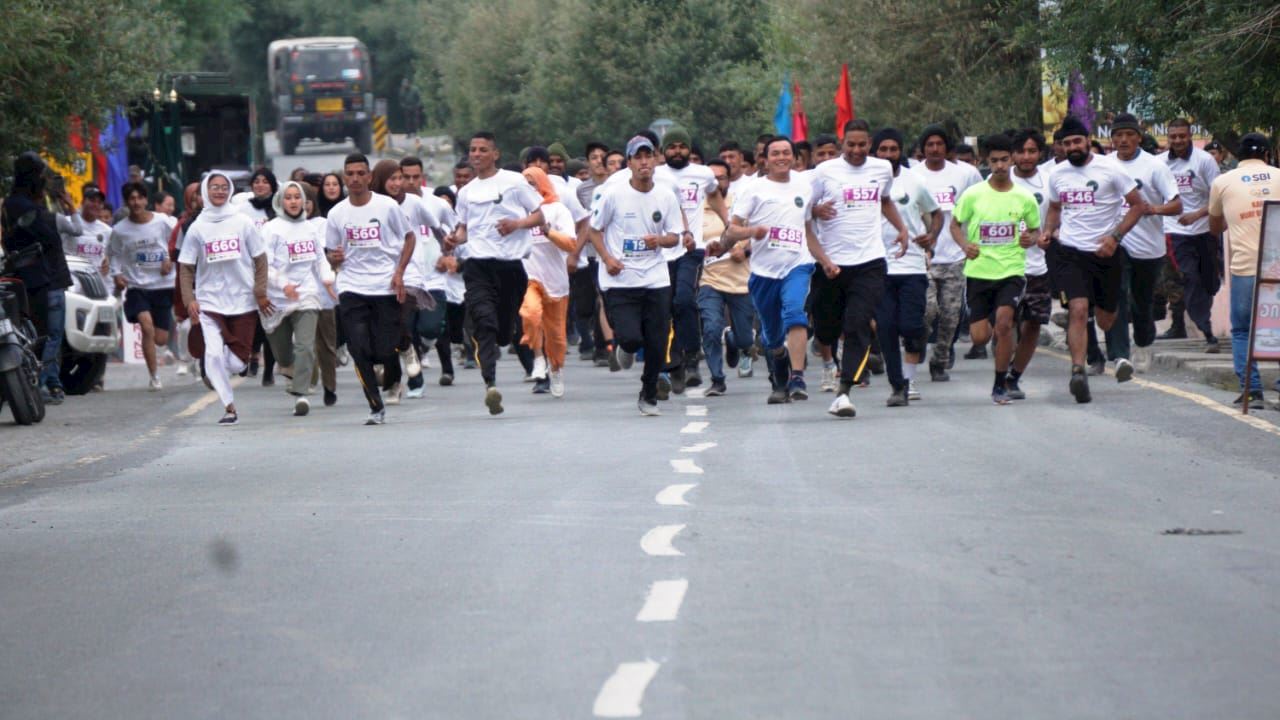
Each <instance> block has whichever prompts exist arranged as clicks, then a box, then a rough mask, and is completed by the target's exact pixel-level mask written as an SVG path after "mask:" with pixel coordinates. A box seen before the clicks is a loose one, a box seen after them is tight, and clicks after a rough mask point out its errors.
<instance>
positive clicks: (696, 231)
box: [653, 125, 729, 393]
mask: <svg viewBox="0 0 1280 720" xmlns="http://www.w3.org/2000/svg"><path fill="white" fill-rule="evenodd" d="M692 149H693V139H692V138H691V137H690V135H689V131H688V130H685V129H684V128H683V127H680V126H679V125H673V126H672V127H671V128H669V129H668V130H667V132H666V134H665V135H663V136H662V154H663V156H664V158H665V159H666V164H664V165H660V166H658V168H657V169H655V170H654V171H653V177H654V181H655V182H658V183H666V184H668V185H672V186H674V187H675V191H676V197H677V199H678V200H679V201H680V210H681V212H683V213H684V219H685V229H684V230H683V232H682V233H681V236H680V239H681V242H680V243H679V244H678V245H676V246H675V247H674V248H670V249H668V250H665V251H663V256H664V257H665V258H666V260H667V270H668V272H669V273H670V275H671V319H672V325H673V330H674V332H675V337H674V339H673V342H672V343H671V358H670V362H669V363H668V364H667V373H668V374H669V376H670V378H671V391H672V392H675V393H681V392H684V388H685V387H686V386H688V387H697V386H699V385H701V384H702V378H701V376H700V375H699V374H698V351H699V350H701V349H702V335H701V333H700V332H699V331H698V296H697V294H698V273H699V271H700V270H701V268H702V263H703V261H704V260H705V259H706V248H707V244H706V241H705V240H703V237H702V211H703V208H705V207H710V208H711V210H712V211H714V212H715V213H716V214H717V215H719V216H720V219H721V220H724V221H726V226H727V221H728V219H729V208H727V207H726V206H725V201H724V196H723V195H721V194H720V185H719V184H718V183H717V182H716V176H715V174H714V173H712V172H711V169H710V168H708V167H707V166H706V165H694V164H692V163H690V162H689V155H690V153H691V152H692Z"/></svg>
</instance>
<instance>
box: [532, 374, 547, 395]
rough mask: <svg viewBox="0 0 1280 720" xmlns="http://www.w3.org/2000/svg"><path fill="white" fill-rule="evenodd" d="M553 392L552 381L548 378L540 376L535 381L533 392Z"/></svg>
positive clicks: (535, 393) (537, 393)
mask: <svg viewBox="0 0 1280 720" xmlns="http://www.w3.org/2000/svg"><path fill="white" fill-rule="evenodd" d="M550 392H551V381H550V380H548V379H547V378H538V379H537V380H534V381H533V394H534V395H546V394H548V393H550Z"/></svg>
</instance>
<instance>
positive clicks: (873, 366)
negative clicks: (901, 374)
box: [867, 353, 884, 375]
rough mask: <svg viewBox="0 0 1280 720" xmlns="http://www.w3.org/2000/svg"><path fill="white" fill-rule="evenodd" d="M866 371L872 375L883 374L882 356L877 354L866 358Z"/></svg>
mask: <svg viewBox="0 0 1280 720" xmlns="http://www.w3.org/2000/svg"><path fill="white" fill-rule="evenodd" d="M867 369H868V370H870V371H871V374H872V375H883V374H884V356H883V355H880V354H879V353H871V354H870V355H869V356H867Z"/></svg>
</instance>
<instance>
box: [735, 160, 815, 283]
mask: <svg viewBox="0 0 1280 720" xmlns="http://www.w3.org/2000/svg"><path fill="white" fill-rule="evenodd" d="M812 213H813V185H812V184H811V183H809V182H808V181H807V180H805V179H804V178H798V177H796V176H795V173H790V176H789V178H788V180H787V182H775V181H773V180H770V179H769V178H768V177H763V178H759V179H758V180H756V181H755V182H752V183H751V184H750V185H748V186H747V187H745V188H743V189H742V190H741V191H739V193H738V194H737V195H735V196H734V201H733V212H732V217H733V218H742V219H743V220H745V221H746V222H747V225H752V226H755V225H763V226H764V227H766V228H768V229H769V232H768V234H766V235H765V237H764V239H763V240H759V239H756V238H754V237H753V238H751V272H752V273H753V274H755V275H759V276H761V277H767V278H773V279H775V280H776V279H780V278H784V277H786V275H787V273H789V272H791V271H792V270H794V269H795V268H797V267H799V266H800V265H805V264H812V263H813V256H812V255H810V254H809V247H808V242H807V240H806V238H805V231H804V227H805V223H807V222H809V219H810V218H811V217H812Z"/></svg>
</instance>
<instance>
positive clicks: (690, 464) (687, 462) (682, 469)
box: [671, 458, 702, 475]
mask: <svg viewBox="0 0 1280 720" xmlns="http://www.w3.org/2000/svg"><path fill="white" fill-rule="evenodd" d="M671 469H672V470H675V471H676V472H678V473H680V474H682V475H701V474H702V468H700V467H698V463H696V462H694V461H693V458H675V459H674V460H672V461H671Z"/></svg>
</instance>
